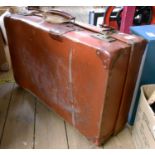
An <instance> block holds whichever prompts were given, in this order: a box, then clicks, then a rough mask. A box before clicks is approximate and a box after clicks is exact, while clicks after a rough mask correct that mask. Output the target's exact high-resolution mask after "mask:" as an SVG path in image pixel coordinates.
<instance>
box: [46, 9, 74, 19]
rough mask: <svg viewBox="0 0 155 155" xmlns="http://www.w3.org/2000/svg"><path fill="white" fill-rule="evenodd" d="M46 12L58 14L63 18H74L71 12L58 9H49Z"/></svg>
mask: <svg viewBox="0 0 155 155" xmlns="http://www.w3.org/2000/svg"><path fill="white" fill-rule="evenodd" d="M46 13H50V14H55V15H59V16H63V17H64V18H66V19H68V20H75V17H74V16H72V15H71V14H69V13H67V12H64V11H59V10H49V11H47V12H45V14H46Z"/></svg>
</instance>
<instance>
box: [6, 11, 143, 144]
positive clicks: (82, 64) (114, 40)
mask: <svg viewBox="0 0 155 155" xmlns="http://www.w3.org/2000/svg"><path fill="white" fill-rule="evenodd" d="M43 14H44V15H43V17H40V16H42V14H37V15H36V13H35V15H34V13H30V14H29V15H25V16H24V15H19V14H12V15H10V16H7V17H5V27H6V31H7V36H8V42H9V49H10V54H11V59H12V65H13V71H14V77H15V80H16V82H17V83H18V84H19V85H20V86H22V87H23V88H25V89H27V90H28V91H30V92H32V93H33V94H35V95H36V96H37V97H38V98H39V99H40V100H42V101H43V102H44V103H45V104H46V105H48V106H49V107H50V108H51V109H53V110H55V111H56V112H57V113H58V114H59V115H60V116H62V117H63V118H64V119H65V120H66V121H68V122H69V123H71V124H72V125H73V126H74V127H76V128H77V129H78V130H79V131H80V132H81V133H82V134H83V135H85V136H86V137H87V138H88V139H89V140H91V141H93V142H94V143H96V144H97V145H99V144H101V143H102V142H104V141H105V140H107V139H108V138H109V137H110V136H111V135H112V134H113V133H114V127H115V124H116V120H117V116H118V112H119V109H120V106H121V99H122V93H123V92H124V88H125V87H124V86H125V83H126V79H127V78H126V77H127V76H128V75H127V73H128V67H129V64H130V60H131V59H130V57H132V54H131V53H133V52H136V53H137V55H138V56H139V57H137V58H136V59H137V60H138V62H139V61H140V60H141V56H142V53H143V48H144V46H145V41H144V40H143V39H141V38H139V37H136V36H130V35H126V34H123V33H119V32H113V30H111V28H108V27H105V28H103V29H100V28H96V27H92V26H88V25H83V24H79V23H78V24H77V22H74V21H72V19H74V18H73V17H72V16H71V15H69V14H67V13H64V12H60V11H54V10H53V11H50V13H46V14H45V13H43ZM47 14H48V15H47ZM58 16H60V17H61V18H60V19H59V20H58ZM53 19H56V21H59V22H60V21H61V22H60V23H57V22H56V23H52V22H54V21H53ZM47 21H48V22H47ZM64 21H65V22H64ZM66 21H67V22H66ZM131 42H132V44H133V43H134V44H136V45H137V49H136V51H134V50H135V49H134V46H133V45H131ZM131 51H132V52H131ZM136 69H137V68H136ZM129 87H130V86H129ZM126 100H128V98H126ZM124 125H125V124H124Z"/></svg>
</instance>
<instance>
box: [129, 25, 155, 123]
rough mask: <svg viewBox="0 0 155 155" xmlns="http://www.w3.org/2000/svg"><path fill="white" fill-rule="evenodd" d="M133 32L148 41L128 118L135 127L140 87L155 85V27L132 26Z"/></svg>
mask: <svg viewBox="0 0 155 155" xmlns="http://www.w3.org/2000/svg"><path fill="white" fill-rule="evenodd" d="M131 32H132V33H133V34H136V35H138V36H141V37H143V38H144V39H146V40H147V41H148V44H147V47H146V50H145V54H144V56H143V61H142V63H141V69H140V72H139V78H138V80H137V83H136V88H135V90H134V97H133V99H132V104H131V108H130V112H129V117H128V123H129V124H130V125H133V124H134V120H135V115H136V112H137V107H138V101H139V98H140V87H141V86H142V85H145V84H155V67H154V66H155V61H154V59H155V52H154V50H155V25H144V26H136V27H135V26H132V27H131Z"/></svg>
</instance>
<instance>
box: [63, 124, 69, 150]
mask: <svg viewBox="0 0 155 155" xmlns="http://www.w3.org/2000/svg"><path fill="white" fill-rule="evenodd" d="M64 125H65V133H66V141H67V148H68V149H69V142H68V134H67V125H66V122H65V121H64Z"/></svg>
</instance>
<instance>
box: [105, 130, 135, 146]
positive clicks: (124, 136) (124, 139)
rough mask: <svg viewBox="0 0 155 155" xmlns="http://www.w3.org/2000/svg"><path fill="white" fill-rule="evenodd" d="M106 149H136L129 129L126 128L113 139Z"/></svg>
mask: <svg viewBox="0 0 155 155" xmlns="http://www.w3.org/2000/svg"><path fill="white" fill-rule="evenodd" d="M103 148H104V149H134V148H135V145H134V144H133V141H132V137H131V133H130V131H129V129H128V127H125V128H124V129H123V130H122V131H121V132H120V133H118V134H117V135H116V136H113V137H111V138H110V139H109V140H108V141H107V142H106V143H105V144H104V146H103Z"/></svg>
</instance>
